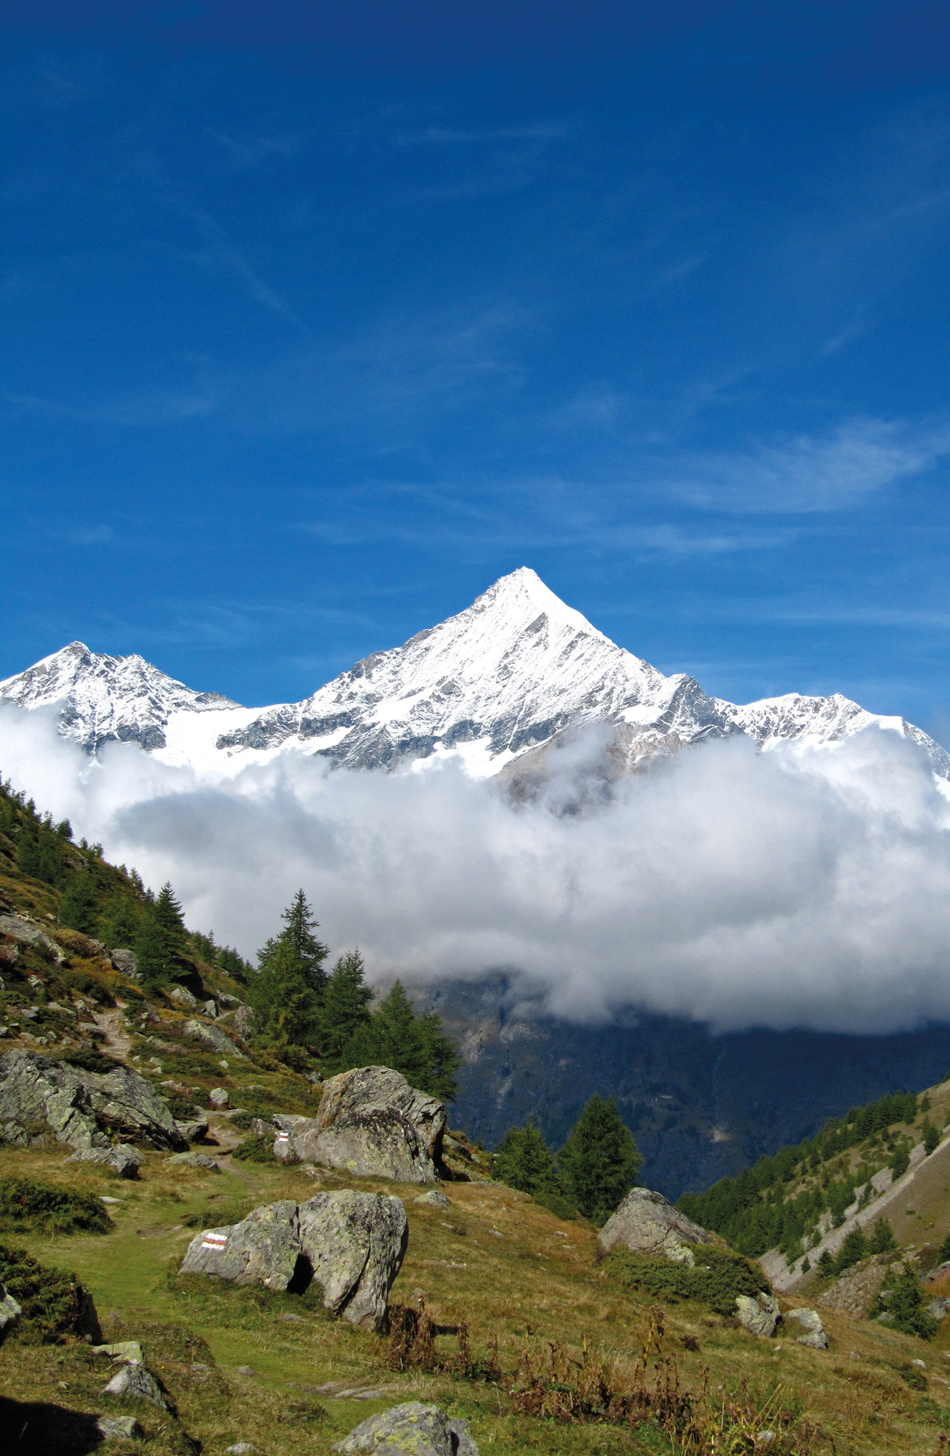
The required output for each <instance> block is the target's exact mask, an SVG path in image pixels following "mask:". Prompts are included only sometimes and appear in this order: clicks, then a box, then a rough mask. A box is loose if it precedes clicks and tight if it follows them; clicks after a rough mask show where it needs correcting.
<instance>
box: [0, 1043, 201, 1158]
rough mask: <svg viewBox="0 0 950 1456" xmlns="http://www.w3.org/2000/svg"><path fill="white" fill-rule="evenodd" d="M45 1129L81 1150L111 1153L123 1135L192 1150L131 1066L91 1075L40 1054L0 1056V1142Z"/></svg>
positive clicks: (24, 1137) (17, 1140)
mask: <svg viewBox="0 0 950 1456" xmlns="http://www.w3.org/2000/svg"><path fill="white" fill-rule="evenodd" d="M44 1126H45V1127H47V1128H48V1129H49V1130H50V1131H51V1132H52V1133H53V1134H54V1136H55V1137H56V1140H57V1142H61V1143H67V1144H69V1146H71V1147H73V1148H77V1149H93V1148H101V1149H103V1150H108V1149H109V1148H110V1147H111V1144H112V1142H113V1140H114V1139H115V1138H116V1137H117V1136H118V1137H119V1138H128V1139H130V1140H135V1141H139V1142H144V1143H146V1144H149V1145H150V1146H152V1147H158V1148H172V1149H174V1150H175V1151H176V1152H177V1151H178V1150H179V1149H184V1148H185V1147H186V1144H185V1141H184V1139H183V1138H182V1136H181V1134H180V1133H179V1131H178V1129H177V1127H176V1126H175V1121H174V1118H173V1117H172V1115H171V1113H170V1112H169V1110H168V1107H167V1106H166V1105H165V1103H164V1102H163V1101H162V1100H161V1098H160V1097H159V1096H158V1094H157V1093H156V1091H155V1089H154V1088H153V1087H152V1086H151V1084H150V1083H149V1082H146V1081H145V1079H144V1077H140V1076H139V1075H138V1073H137V1072H133V1071H132V1070H131V1068H129V1067H123V1066H117V1067H116V1070H115V1071H114V1072H105V1073H103V1072H85V1071H80V1070H79V1069H78V1068H77V1067H71V1066H69V1065H68V1064H67V1063H66V1062H57V1061H53V1060H52V1059H51V1058H49V1057H40V1056H37V1055H36V1053H35V1052H26V1051H12V1052H7V1054H6V1055H5V1056H3V1057H0V1138H2V1139H3V1140H4V1141H6V1142H14V1143H27V1142H28V1141H29V1140H30V1137H31V1136H32V1135H35V1133H36V1131H37V1130H39V1129H41V1128H42V1127H44Z"/></svg>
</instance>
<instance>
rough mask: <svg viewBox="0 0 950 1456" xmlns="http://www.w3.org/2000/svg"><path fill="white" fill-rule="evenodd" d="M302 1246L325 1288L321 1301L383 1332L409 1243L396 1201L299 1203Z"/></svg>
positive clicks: (350, 1196)
mask: <svg viewBox="0 0 950 1456" xmlns="http://www.w3.org/2000/svg"><path fill="white" fill-rule="evenodd" d="M299 1218H300V1247H301V1250H302V1252H303V1254H304V1257H305V1258H307V1259H308V1260H309V1261H310V1264H311V1265H312V1267H313V1277H314V1278H315V1279H316V1280H317V1283H318V1284H320V1286H321V1287H322V1289H323V1303H324V1305H325V1306H326V1308H327V1309H329V1310H331V1311H332V1313H334V1314H342V1315H344V1316H345V1317H346V1319H348V1320H349V1322H350V1323H351V1324H354V1325H358V1326H361V1327H365V1328H369V1329H379V1328H380V1327H381V1326H382V1324H383V1322H384V1321H385V1318H386V1301H387V1299H388V1298H389V1291H390V1289H391V1288H392V1283H393V1280H394V1279H395V1277H396V1275H397V1274H398V1273H399V1270H400V1267H401V1265H402V1261H403V1258H404V1256H405V1252H406V1244H407V1242H408V1239H409V1232H408V1226H407V1224H406V1210H405V1209H404V1208H403V1206H402V1204H401V1203H400V1201H399V1199H398V1198H385V1197H381V1196H380V1195H379V1194H376V1193H354V1192H351V1191H350V1190H348V1189H347V1190H344V1191H341V1192H339V1193H317V1194H316V1195H315V1196H314V1197H313V1198H310V1199H308V1201H307V1202H306V1203H302V1204H301V1205H300V1212H299Z"/></svg>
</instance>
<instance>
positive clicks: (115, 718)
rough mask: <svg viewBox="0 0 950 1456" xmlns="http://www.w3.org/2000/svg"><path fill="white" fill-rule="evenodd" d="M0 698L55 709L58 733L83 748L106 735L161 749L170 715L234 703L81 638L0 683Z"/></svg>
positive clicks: (90, 749) (140, 659) (91, 747)
mask: <svg viewBox="0 0 950 1456" xmlns="http://www.w3.org/2000/svg"><path fill="white" fill-rule="evenodd" d="M0 703H15V704H16V705H17V706H18V707H20V708H28V709H31V710H32V709H36V708H46V709H49V710H51V711H52V710H54V709H55V710H57V716H58V718H59V731H60V733H62V735H63V737H64V738H73V739H75V741H76V742H77V743H80V744H81V745H82V747H83V748H85V749H86V751H87V752H88V753H95V751H96V749H97V748H98V747H99V745H100V744H102V743H105V742H107V741H109V740H110V739H111V740H115V739H118V740H119V741H120V742H127V741H134V742H136V743H139V744H141V746H142V748H145V749H149V750H155V749H161V748H164V747H165V729H166V727H167V725H168V720H169V718H170V717H171V716H172V715H173V714H175V713H182V712H185V713H189V714H191V713H206V712H209V711H213V710H215V709H219V710H220V709H221V708H234V707H236V706H237V705H236V704H234V703H232V702H231V701H230V699H229V698H224V697H222V696H221V694H220V693H196V692H195V691H194V690H193V689H192V688H188V687H185V684H184V683H180V682H176V681H175V679H174V678H171V677H168V676H167V675H166V674H165V673H164V672H160V671H159V669H158V668H157V667H153V666H152V664H151V663H150V662H146V661H145V658H144V657H139V656H138V654H137V653H133V654H132V656H131V657H108V656H106V654H105V653H103V652H90V651H89V648H88V647H86V646H85V644H84V643H82V642H70V644H69V646H68V647H64V648H63V649H62V651H60V652H54V653H53V654H52V655H51V656H50V657H43V658H41V659H40V661H39V662H37V663H36V664H35V665H34V666H33V667H30V668H27V670H26V672H21V673H20V674H19V676H17V677H10V678H7V679H6V681H5V682H0Z"/></svg>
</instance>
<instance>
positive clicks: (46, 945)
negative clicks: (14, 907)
mask: <svg viewBox="0 0 950 1456" xmlns="http://www.w3.org/2000/svg"><path fill="white" fill-rule="evenodd" d="M0 935H9V936H10V938H11V939H12V940H18V941H20V943H21V944H23V945H32V946H33V947H34V949H35V950H38V951H40V953H41V954H43V955H46V956H48V957H49V958H50V959H51V960H54V961H56V962H57V963H58V962H60V961H63V960H65V956H64V955H63V952H62V951H61V950H60V948H59V946H58V945H57V944H56V942H55V941H54V940H50V938H49V936H48V935H47V934H46V932H45V931H44V930H41V929H40V927H39V926H38V925H34V924H33V922H32V920H26V919H24V918H23V916H22V915H0Z"/></svg>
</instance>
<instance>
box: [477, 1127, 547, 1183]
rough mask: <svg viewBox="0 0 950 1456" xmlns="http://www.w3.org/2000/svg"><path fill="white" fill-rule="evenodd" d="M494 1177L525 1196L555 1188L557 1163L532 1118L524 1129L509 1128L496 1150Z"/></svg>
mask: <svg viewBox="0 0 950 1456" xmlns="http://www.w3.org/2000/svg"><path fill="white" fill-rule="evenodd" d="M492 1177H493V1178H497V1180H498V1182H499V1183H507V1184H508V1187H509V1188H518V1189H520V1190H521V1192H522V1193H537V1192H539V1191H540V1190H541V1189H546V1188H553V1187H554V1186H555V1177H554V1159H553V1158H552V1157H551V1153H550V1151H549V1149H548V1145H547V1143H546V1142H545V1141H544V1138H543V1136H542V1135H541V1133H540V1132H539V1130H538V1129H537V1128H536V1127H535V1125H534V1119H533V1118H530V1119H529V1120H528V1122H527V1123H526V1124H525V1126H524V1127H512V1128H509V1129H508V1131H507V1132H506V1133H505V1136H504V1137H503V1138H502V1140H501V1142H500V1143H499V1144H498V1147H497V1148H496V1149H495V1161H494V1163H493V1165H492Z"/></svg>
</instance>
